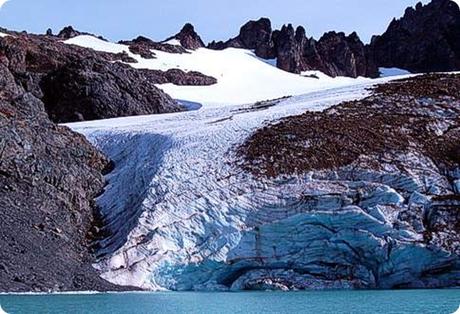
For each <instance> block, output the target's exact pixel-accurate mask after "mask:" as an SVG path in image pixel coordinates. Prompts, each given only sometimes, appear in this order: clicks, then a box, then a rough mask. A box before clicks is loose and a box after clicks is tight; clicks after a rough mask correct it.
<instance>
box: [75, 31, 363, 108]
mask: <svg viewBox="0 0 460 314" xmlns="http://www.w3.org/2000/svg"><path fill="white" fill-rule="evenodd" d="M66 43H68V44H75V45H79V46H82V47H88V48H93V49H95V50H99V51H106V52H112V53H120V52H127V53H128V54H129V55H130V56H131V57H133V58H134V59H136V60H137V61H138V63H133V64H131V65H132V66H133V67H135V68H146V69H157V70H164V71H165V70H168V69H181V70H184V71H198V72H201V73H203V74H206V75H210V76H213V77H215V78H216V79H217V80H218V83H217V84H215V85H213V86H176V85H173V84H164V85H161V86H160V87H161V88H162V89H163V90H164V91H165V92H167V93H168V94H170V95H171V96H172V97H173V98H176V99H185V100H188V101H193V102H200V103H206V104H216V103H218V104H221V103H225V104H243V103H251V102H255V101H260V100H266V99H274V98H279V97H283V96H292V95H301V94H304V93H307V92H310V91H315V90H321V89H327V88H333V87H340V86H346V85H350V84H356V83H359V82H366V81H369V79H366V78H358V79H353V78H345V77H339V78H331V77H328V76H326V75H324V74H322V75H320V79H316V78H311V77H304V76H302V75H297V74H292V73H288V72H285V71H282V70H280V69H278V68H276V67H273V66H272V65H270V64H267V62H264V61H261V60H260V59H259V58H257V57H256V56H255V54H254V53H253V52H251V51H249V50H244V49H235V48H229V49H225V50H222V51H215V50H210V49H206V48H201V49H198V50H196V51H190V53H185V54H174V53H167V52H162V51H156V50H153V51H154V52H155V55H156V58H155V59H144V58H141V57H140V56H139V55H135V54H132V53H131V52H129V49H128V46H125V45H120V44H114V43H109V42H105V41H103V40H101V39H98V38H95V37H92V36H78V37H75V38H72V39H70V40H67V41H66Z"/></svg>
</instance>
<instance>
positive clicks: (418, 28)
mask: <svg viewBox="0 0 460 314" xmlns="http://www.w3.org/2000/svg"><path fill="white" fill-rule="evenodd" d="M370 49H371V50H372V53H373V58H374V59H375V62H376V63H377V64H378V65H379V66H381V67H387V68H390V67H396V68H402V69H406V70H409V71H411V72H434V71H454V70H460V9H459V6H458V5H457V3H455V2H454V1H451V0H433V1H432V2H431V3H429V4H427V5H422V4H421V3H419V4H417V6H416V7H415V9H414V8H408V9H407V10H406V12H405V14H404V16H403V17H402V18H401V19H399V20H396V19H395V20H393V21H392V22H391V24H390V26H389V27H388V29H387V31H386V32H385V33H384V34H383V35H381V36H376V37H374V38H373V39H372V43H371V45H370Z"/></svg>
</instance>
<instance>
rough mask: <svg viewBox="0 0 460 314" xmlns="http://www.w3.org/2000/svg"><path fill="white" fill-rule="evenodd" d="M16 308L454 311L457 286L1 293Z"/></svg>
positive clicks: (19, 311) (102, 312)
mask: <svg viewBox="0 0 460 314" xmlns="http://www.w3.org/2000/svg"><path fill="white" fill-rule="evenodd" d="M0 304H1V306H2V307H3V309H4V310H5V311H6V312H7V313H10V314H23V313H24V314H29V313H31V314H32V313H34V314H39V313H50V314H54V313H82V314H85V313H88V314H89V313H98V314H109V313H110V314H117V313H120V314H121V313H123V314H129V313H137V314H142V313H156V314H161V313H192V314H193V313H197V314H206V313H219V314H225V313H231V314H236V313H248V314H251V313H281V314H282V313H315V314H321V313H327V314H336V313H366V314H372V313H385V314H392V313H394V314H409V313H417V314H419V313H433V314H435V313H436V314H438V313H440V314H442V313H446V314H450V313H454V312H455V311H456V310H457V309H458V307H459V305H460V289H457V290H405V291H323V292H288V293H283V292H241V293H174V292H157V293H126V294H93V295H91V294H89V295H0Z"/></svg>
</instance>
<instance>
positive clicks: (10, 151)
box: [0, 56, 129, 292]
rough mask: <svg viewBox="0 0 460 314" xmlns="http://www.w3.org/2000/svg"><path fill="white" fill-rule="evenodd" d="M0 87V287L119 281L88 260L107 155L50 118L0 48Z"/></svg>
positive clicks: (96, 285) (100, 286)
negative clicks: (102, 273)
mask: <svg viewBox="0 0 460 314" xmlns="http://www.w3.org/2000/svg"><path fill="white" fill-rule="evenodd" d="M0 90H1V92H0V134H1V140H0V151H1V153H0V155H1V159H0V186H1V187H0V226H1V227H0V247H1V250H0V292H30V291H33V292H37V291H40V292H48V291H51V290H53V291H79V290H85V291H88V290H103V291H106V290H121V289H123V288H120V287H117V286H114V285H111V284H110V283H108V282H105V281H104V280H101V279H100V278H99V276H98V274H97V272H96V271H95V270H94V269H93V268H92V266H91V264H92V263H93V262H94V256H93V255H92V253H91V248H90V246H91V241H93V240H95V239H96V237H97V233H96V232H95V231H97V229H96V228H93V226H95V225H96V224H95V221H97V219H98V217H97V215H95V211H96V210H95V207H94V202H93V199H94V198H95V197H96V196H97V195H99V194H100V193H101V192H102V190H103V187H104V185H105V180H104V178H103V173H104V171H105V169H108V168H109V167H108V166H109V165H110V162H109V160H108V159H107V158H106V157H105V156H103V155H102V154H101V153H100V152H99V151H98V150H96V149H95V148H94V147H93V146H91V144H90V143H89V142H88V141H87V140H86V139H85V138H84V137H83V136H81V135H79V134H76V133H74V132H72V131H71V130H70V129H68V128H67V127H63V126H57V125H56V124H54V123H53V122H51V121H50V120H49V118H48V115H47V113H46V111H45V106H44V104H43V103H42V102H41V101H40V100H39V99H38V98H36V97H34V96H33V95H32V94H31V93H27V92H25V91H24V89H23V88H22V87H21V86H20V85H18V84H17V82H16V81H15V77H14V75H13V74H12V73H11V72H10V70H9V69H8V62H7V59H6V58H5V57H4V56H3V57H2V59H1V60H0ZM128 289H129V288H128Z"/></svg>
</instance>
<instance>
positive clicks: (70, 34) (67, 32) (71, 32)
mask: <svg viewBox="0 0 460 314" xmlns="http://www.w3.org/2000/svg"><path fill="white" fill-rule="evenodd" d="M81 34H82V33H81V32H79V31H77V30H75V29H74V28H73V27H72V26H66V27H64V28H63V29H62V30H61V31H60V32H59V33H58V35H57V37H59V38H62V39H70V38H74V37H77V36H79V35H81Z"/></svg>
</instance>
